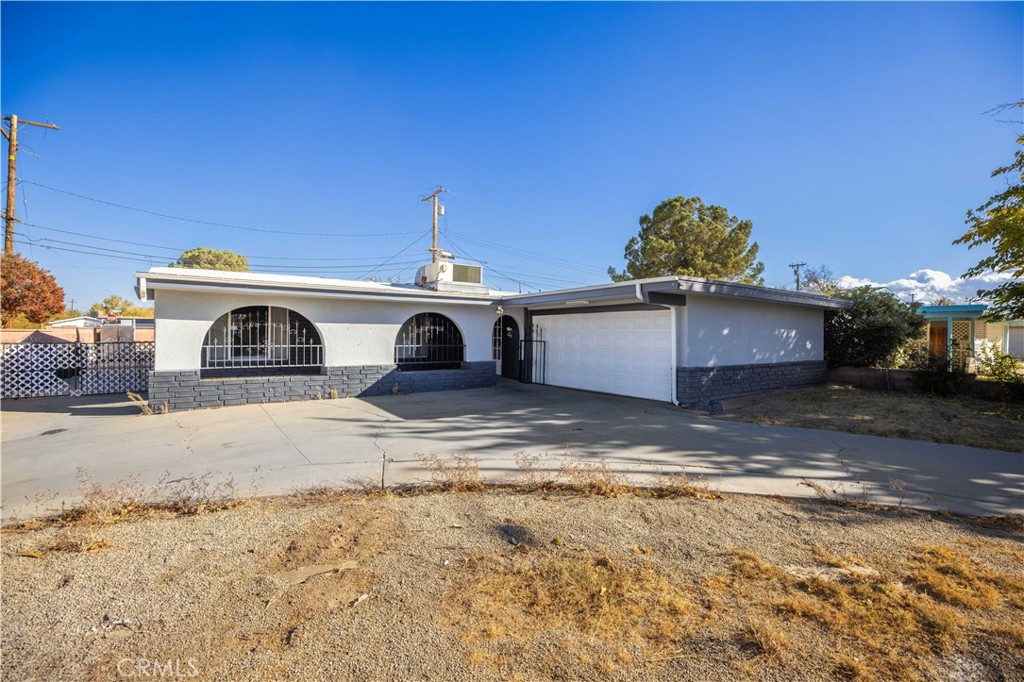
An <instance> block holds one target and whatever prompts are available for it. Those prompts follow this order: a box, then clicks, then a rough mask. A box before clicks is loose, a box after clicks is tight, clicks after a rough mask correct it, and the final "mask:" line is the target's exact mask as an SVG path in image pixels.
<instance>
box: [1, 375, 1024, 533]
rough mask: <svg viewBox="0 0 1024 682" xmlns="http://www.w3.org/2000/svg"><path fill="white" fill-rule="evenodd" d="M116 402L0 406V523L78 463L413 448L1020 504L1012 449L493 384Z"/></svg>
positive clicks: (67, 495)
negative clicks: (216, 405)
mask: <svg viewBox="0 0 1024 682" xmlns="http://www.w3.org/2000/svg"><path fill="white" fill-rule="evenodd" d="M119 400H120V398H119V396H101V397H90V398H77V399H70V398H40V399H31V400H7V401H4V403H3V406H2V408H3V413H2V426H3V433H2V448H3V449H2V456H0V465H2V468H0V476H2V504H3V509H2V512H3V517H4V518H5V519H10V518H13V517H16V516H18V517H24V516H29V515H33V514H39V513H45V512H49V511H54V510H59V509H60V507H61V505H62V504H73V503H74V502H75V501H76V499H78V497H79V495H80V486H79V482H78V480H77V477H76V472H77V470H78V468H79V467H82V468H84V469H86V470H87V471H88V473H89V475H90V476H91V478H92V480H94V481H95V482H97V483H100V484H104V485H106V484H110V483H112V482H114V481H117V480H119V479H123V478H125V477H129V476H136V477H138V478H139V480H141V481H142V482H143V483H145V484H147V485H152V484H155V483H156V482H157V481H158V480H160V479H161V477H164V478H168V477H169V478H170V479H182V478H188V477H197V476H202V475H203V474H207V473H209V474H211V477H210V481H211V482H213V481H219V480H224V479H226V478H232V479H233V480H234V481H235V483H236V484H237V485H238V487H239V489H240V491H241V492H242V493H246V494H247V493H250V492H255V493H257V494H276V493H286V492H292V491H295V490H297V489H300V488H304V487H309V486H314V485H322V484H334V485H345V484H347V483H349V482H351V481H352V480H355V479H362V480H367V481H376V482H377V483H378V484H379V482H380V481H381V478H382V476H383V479H384V481H385V483H386V484H388V485H394V484H403V483H415V482H419V481H423V480H428V479H429V472H428V471H426V469H425V468H424V467H423V465H422V464H421V463H420V460H419V457H418V456H419V455H437V456H441V457H447V456H450V455H452V454H466V455H469V456H471V457H474V458H478V459H479V460H480V468H481V471H482V472H484V473H485V475H486V476H487V477H488V478H491V479H494V480H511V479H513V478H514V477H515V476H516V475H517V473H518V469H517V466H516V461H515V460H516V454H517V453H526V454H531V455H539V456H541V457H543V458H544V460H543V462H544V463H543V466H544V468H546V469H550V470H552V471H557V470H558V469H559V468H560V466H561V464H562V463H563V462H564V461H566V460H573V461H597V460H599V459H604V460H606V461H607V462H608V463H609V464H610V465H611V466H613V467H614V468H615V469H617V470H620V471H624V472H628V473H629V474H631V475H632V476H634V477H635V479H636V480H637V481H638V482H644V481H645V480H649V479H650V477H651V476H652V475H655V474H657V473H659V472H676V471H680V470H682V471H685V472H686V473H687V474H689V475H690V476H694V477H696V476H702V477H703V478H704V479H705V480H706V481H707V482H708V483H709V484H710V485H712V486H713V487H718V488H720V489H721V490H722V491H726V492H748V493H765V494H778V495H786V496H815V495H817V494H818V493H816V492H815V491H813V490H812V489H811V488H810V487H808V486H807V485H805V484H804V483H803V481H804V479H809V480H812V481H815V482H817V483H820V484H822V485H824V486H825V487H826V488H828V489H829V490H835V491H837V493H838V494H839V495H841V496H846V497H856V498H864V499H866V500H869V501H874V502H882V503H890V504H896V503H898V502H899V500H900V497H901V493H900V492H899V491H898V490H896V489H894V487H899V486H898V485H897V486H893V485H892V484H891V481H893V480H899V481H902V482H904V483H905V484H906V493H905V495H906V500H905V502H904V504H907V505H913V506H919V507H927V508H936V509H948V510H950V511H957V512H962V513H968V514H1005V513H1014V512H1017V513H1020V512H1024V454H1021V453H1010V452H1000V451H995V450H981V449H978V448H969V447H962V446H954V445H940V444H935V443H926V442H920V441H906V440H895V439H887V438H877V437H872V436H858V435H853V434H847V433H840V432H833V431H816V430H810V429H796V428H785V427H767V426H758V425H751V424H739V423H733V422H725V421H716V420H713V419H710V418H707V417H704V416H701V415H699V414H694V413H691V412H688V411H684V410H680V409H678V408H674V407H672V406H669V405H666V404H661V403H655V402H649V401H644V400H634V399H629V398H617V397H612V396H605V395H596V394H591V393H584V392H579V391H569V390H563V389H556V388H551V387H547V386H526V385H522V384H519V383H516V382H504V381H503V382H500V383H499V384H498V386H497V387H496V388H493V389H480V390H473V391H453V392H448V393H424V394H415V395H400V396H385V397H380V398H368V399H341V400H323V401H310V402H301V403H277V404H267V405H250V406H245V407H231V408H223V409H217V410H200V411H195V412H184V413H176V414H170V415H155V416H151V417H150V416H145V417H144V416H141V415H139V414H138V409H137V408H135V407H134V406H132V405H131V404H125V403H122V402H114V401H119Z"/></svg>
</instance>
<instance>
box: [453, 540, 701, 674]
mask: <svg viewBox="0 0 1024 682" xmlns="http://www.w3.org/2000/svg"><path fill="white" fill-rule="evenodd" d="M468 571H469V573H468V575H467V576H466V578H465V580H463V581H462V582H461V583H460V584H459V585H458V586H457V587H456V588H455V589H454V590H453V591H452V592H451V594H450V595H449V597H448V599H447V600H446V606H447V607H448V612H447V614H446V615H445V618H448V619H450V622H451V623H454V625H455V626H456V627H457V628H458V629H459V630H461V632H462V639H463V641H464V642H466V643H467V644H468V645H469V647H470V653H469V656H470V660H471V661H476V662H478V663H480V662H485V661H487V662H490V663H491V664H493V665H495V667H497V668H499V669H501V668H502V667H504V666H505V665H506V664H509V663H511V662H512V661H511V660H510V659H508V658H507V657H508V656H510V655H512V652H513V651H514V652H517V653H516V654H515V656H516V658H517V662H518V664H519V665H520V666H522V664H523V662H524V661H530V662H532V665H534V666H536V668H535V669H534V670H533V671H532V672H533V673H534V674H537V673H544V674H546V675H558V674H564V673H565V672H566V671H568V670H580V669H581V668H582V669H589V670H590V671H591V673H592V674H593V673H596V674H600V675H608V674H611V673H614V672H615V671H617V670H619V669H620V668H622V667H623V666H625V665H629V664H638V663H641V662H643V661H644V660H647V659H648V658H650V657H652V656H653V655H654V653H655V652H657V651H662V650H665V649H671V648H674V646H675V645H676V644H677V643H678V642H679V641H680V640H682V639H683V638H685V637H686V635H687V631H688V628H689V626H690V618H689V614H690V613H691V612H692V611H693V610H694V608H695V607H694V604H693V602H692V601H691V600H690V599H689V598H688V597H687V596H686V594H685V593H684V592H683V591H682V590H681V589H679V588H678V587H677V586H675V585H673V584H672V583H671V582H670V581H669V580H668V579H667V578H666V577H665V576H664V575H663V574H662V573H661V572H659V570H657V569H656V568H655V567H654V565H653V564H651V563H650V562H645V561H644V562H641V561H638V560H635V559H632V558H613V557H610V556H608V555H607V554H601V553H597V554H590V553H586V554H582V555H580V554H577V555H571V554H567V553H558V554H555V555H552V554H549V553H516V554H513V555H512V556H511V557H509V558H495V557H492V556H486V555H485V556H476V557H473V558H471V559H470V561H469V562H468ZM552 645H554V651H555V652H556V654H557V655H555V656H550V655H547V654H545V653H544V652H548V653H550V652H551V651H552ZM520 669H521V667H520ZM560 671H561V673H560Z"/></svg>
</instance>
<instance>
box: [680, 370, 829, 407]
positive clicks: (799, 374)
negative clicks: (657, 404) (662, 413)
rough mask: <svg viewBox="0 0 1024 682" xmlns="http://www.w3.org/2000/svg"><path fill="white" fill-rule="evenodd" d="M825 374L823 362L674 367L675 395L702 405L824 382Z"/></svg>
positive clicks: (681, 400)
mask: <svg viewBox="0 0 1024 682" xmlns="http://www.w3.org/2000/svg"><path fill="white" fill-rule="evenodd" d="M826 374H827V368H826V366H825V363H824V362H781V363H774V364H765V365H726V366H724V367H680V368H678V369H677V370H676V390H677V393H676V396H677V399H678V400H679V402H680V403H681V404H684V405H699V406H704V405H707V404H709V403H711V402H714V401H719V400H728V399H729V398H738V397H740V396H744V395H751V394H753V393H761V392H763V391H771V390H773V389H777V388H793V387H796V386H809V385H811V384H820V383H824V381H825V378H826Z"/></svg>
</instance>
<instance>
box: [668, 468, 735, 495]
mask: <svg viewBox="0 0 1024 682" xmlns="http://www.w3.org/2000/svg"><path fill="white" fill-rule="evenodd" d="M651 493H652V494H653V495H654V496H655V497H692V498H694V499H698V500H720V499H722V496H721V494H719V492H718V490H716V489H713V488H712V487H711V484H710V483H708V482H707V480H706V479H704V477H703V476H698V477H697V478H690V476H689V475H687V473H686V471H683V470H680V471H675V472H670V473H666V472H664V471H657V472H656V473H655V474H654V476H653V477H652V478H651Z"/></svg>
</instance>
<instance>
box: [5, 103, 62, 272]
mask: <svg viewBox="0 0 1024 682" xmlns="http://www.w3.org/2000/svg"><path fill="white" fill-rule="evenodd" d="M3 120H5V121H9V122H10V124H11V131H10V132H7V131H6V130H3V128H2V127H0V130H3V133H4V137H6V138H7V211H6V212H5V213H4V221H5V222H6V223H7V230H6V232H5V233H4V253H6V254H7V255H10V254H12V253H14V222H15V221H16V220H17V218H15V217H14V204H15V201H16V200H15V198H14V188H15V186H16V185H17V179H18V178H17V162H18V124H19V123H21V124H24V125H27V126H39V127H40V128H49V129H50V130H60V126H57V125H54V124H53V123H37V122H36V121H19V120H18V117H17V116H16V115H15V114H11V115H10V116H4V117H3Z"/></svg>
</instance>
